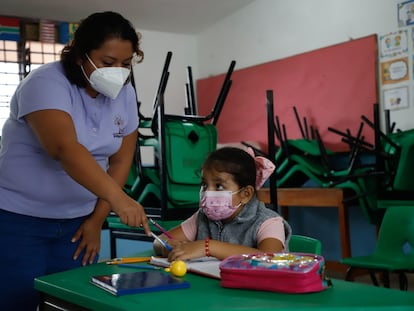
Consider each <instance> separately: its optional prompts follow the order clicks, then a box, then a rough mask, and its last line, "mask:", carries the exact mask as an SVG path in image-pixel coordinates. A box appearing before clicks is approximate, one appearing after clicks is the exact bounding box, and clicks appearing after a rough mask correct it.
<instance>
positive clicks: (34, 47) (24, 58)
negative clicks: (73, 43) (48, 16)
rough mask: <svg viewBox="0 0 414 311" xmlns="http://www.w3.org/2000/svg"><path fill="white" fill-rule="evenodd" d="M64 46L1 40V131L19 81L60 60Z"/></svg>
mask: <svg viewBox="0 0 414 311" xmlns="http://www.w3.org/2000/svg"><path fill="white" fill-rule="evenodd" d="M63 47H64V45H63V44H58V43H42V42H37V41H26V42H25V43H24V44H23V43H19V42H15V41H4V40H0V133H1V129H2V128H3V125H4V122H5V121H6V119H7V118H8V116H9V111H10V100H11V98H12V96H13V93H14V91H15V90H16V87H17V85H18V84H19V82H20V81H21V80H22V79H23V78H24V77H25V76H26V75H27V74H28V73H29V72H30V71H31V70H34V69H36V68H38V67H39V66H40V65H42V64H46V63H49V62H53V61H56V60H59V59H60V52H61V51H62V49H63Z"/></svg>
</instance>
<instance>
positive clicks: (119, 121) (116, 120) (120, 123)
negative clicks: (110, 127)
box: [113, 114, 125, 137]
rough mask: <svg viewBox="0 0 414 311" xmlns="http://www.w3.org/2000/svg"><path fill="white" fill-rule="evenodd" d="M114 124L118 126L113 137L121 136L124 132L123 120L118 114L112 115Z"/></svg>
mask: <svg viewBox="0 0 414 311" xmlns="http://www.w3.org/2000/svg"><path fill="white" fill-rule="evenodd" d="M114 124H115V125H116V126H117V127H118V133H113V135H114V137H123V136H124V133H125V128H124V120H123V119H122V117H121V116H120V115H118V114H117V115H115V116H114Z"/></svg>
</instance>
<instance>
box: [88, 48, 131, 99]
mask: <svg viewBox="0 0 414 311" xmlns="http://www.w3.org/2000/svg"><path fill="white" fill-rule="evenodd" d="M86 57H87V58H88V60H89V62H90V63H91V64H92V66H93V67H95V70H94V71H93V72H92V73H91V76H90V77H89V79H88V77H87V75H86V73H85V71H84V69H83V66H81V68H82V71H83V74H84V75H85V77H86V79H88V81H89V83H90V84H91V86H92V87H93V88H94V90H95V91H97V92H99V93H101V94H103V95H105V96H107V97H109V98H111V99H115V98H116V97H117V96H118V94H119V92H120V91H121V89H122V87H123V86H124V84H125V81H126V80H127V79H128V77H129V75H130V73H131V70H130V69H127V68H123V67H102V68H98V67H96V66H95V64H94V63H93V62H92V60H91V59H90V58H89V56H88V55H87V54H86Z"/></svg>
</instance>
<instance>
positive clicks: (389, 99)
mask: <svg viewBox="0 0 414 311" xmlns="http://www.w3.org/2000/svg"><path fill="white" fill-rule="evenodd" d="M408 102H409V97H408V86H402V87H397V88H393V89H388V90H384V108H385V109H387V110H395V109H401V108H407V107H408Z"/></svg>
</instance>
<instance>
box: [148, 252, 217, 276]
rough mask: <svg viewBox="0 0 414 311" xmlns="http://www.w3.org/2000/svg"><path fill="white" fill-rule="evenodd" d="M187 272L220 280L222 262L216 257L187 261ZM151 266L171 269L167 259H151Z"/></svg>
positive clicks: (153, 257)
mask: <svg viewBox="0 0 414 311" xmlns="http://www.w3.org/2000/svg"><path fill="white" fill-rule="evenodd" d="M185 263H186V265H187V271H188V272H191V273H196V274H200V275H203V276H207V277H211V278H215V279H220V268H219V265H220V260H218V259H217V258H214V257H202V258H197V259H191V260H185ZM150 264H152V265H154V266H159V267H169V266H170V264H171V262H169V261H168V259H167V258H161V257H155V256H152V257H151V261H150Z"/></svg>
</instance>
